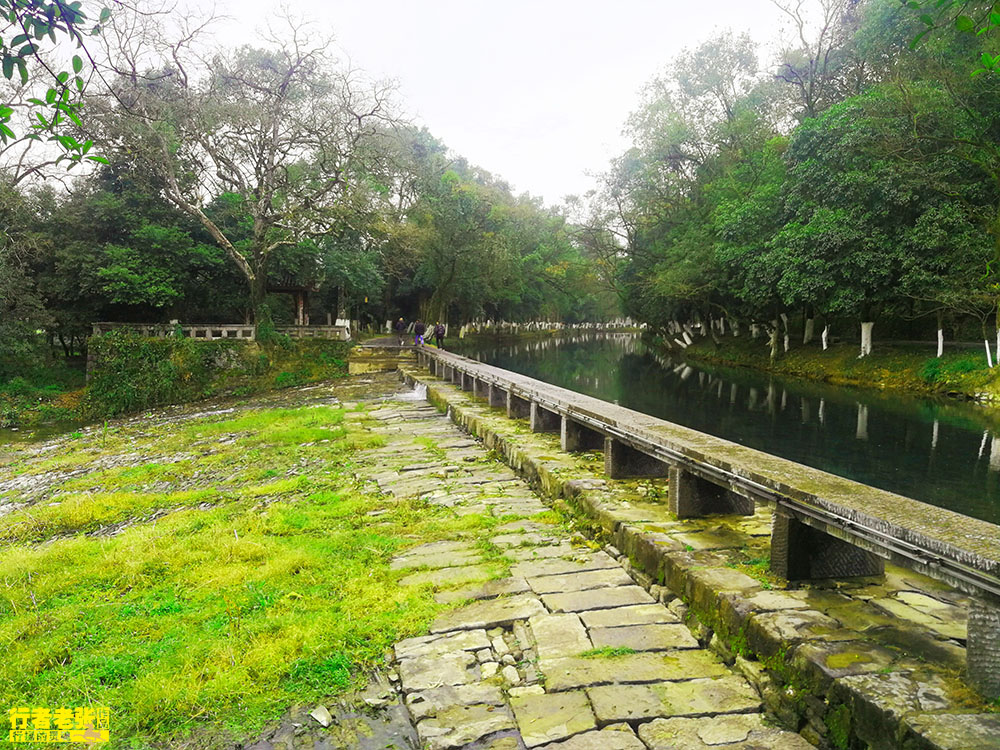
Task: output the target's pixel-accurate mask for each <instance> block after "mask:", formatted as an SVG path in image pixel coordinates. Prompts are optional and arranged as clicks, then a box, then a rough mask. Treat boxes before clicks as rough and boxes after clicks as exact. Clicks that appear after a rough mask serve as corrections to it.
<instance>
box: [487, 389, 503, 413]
mask: <svg viewBox="0 0 1000 750" xmlns="http://www.w3.org/2000/svg"><path fill="white" fill-rule="evenodd" d="M487 398H488V399H489V402H490V406H501V407H504V408H506V407H507V391H505V390H504V389H503V388H501V387H500V386H498V385H494V384H493V383H490V387H489V391H488V392H487Z"/></svg>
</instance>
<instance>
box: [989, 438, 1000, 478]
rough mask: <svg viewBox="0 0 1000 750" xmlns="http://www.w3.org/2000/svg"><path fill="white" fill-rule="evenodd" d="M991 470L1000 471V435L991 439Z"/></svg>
mask: <svg viewBox="0 0 1000 750" xmlns="http://www.w3.org/2000/svg"><path fill="white" fill-rule="evenodd" d="M990 471H1000V437H995V436H994V438H993V439H992V440H991V441H990Z"/></svg>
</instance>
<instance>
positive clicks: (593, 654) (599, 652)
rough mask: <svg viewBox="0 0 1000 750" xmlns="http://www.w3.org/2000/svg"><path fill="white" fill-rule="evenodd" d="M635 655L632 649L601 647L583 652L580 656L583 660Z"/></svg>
mask: <svg viewBox="0 0 1000 750" xmlns="http://www.w3.org/2000/svg"><path fill="white" fill-rule="evenodd" d="M634 653H636V650H635V649H634V648H626V647H625V646H603V647H601V648H592V649H590V650H589V651H583V652H582V653H581V654H580V656H581V657H583V658H584V659H613V658H614V657H616V656H628V655H629V654H634Z"/></svg>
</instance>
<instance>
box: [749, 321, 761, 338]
mask: <svg viewBox="0 0 1000 750" xmlns="http://www.w3.org/2000/svg"><path fill="white" fill-rule="evenodd" d="M750 338H752V339H759V338H760V326H759V325H757V324H756V323H751V324H750Z"/></svg>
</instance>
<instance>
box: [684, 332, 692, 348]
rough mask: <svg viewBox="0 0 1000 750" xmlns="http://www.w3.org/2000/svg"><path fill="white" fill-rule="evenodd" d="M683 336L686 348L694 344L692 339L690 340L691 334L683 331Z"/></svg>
mask: <svg viewBox="0 0 1000 750" xmlns="http://www.w3.org/2000/svg"><path fill="white" fill-rule="evenodd" d="M683 336H684V341H685V343H686V344H687V345H688V346H691V344H693V343H694V339H693V338H691V334H690V333H688V332H687V331H684V333H683Z"/></svg>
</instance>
